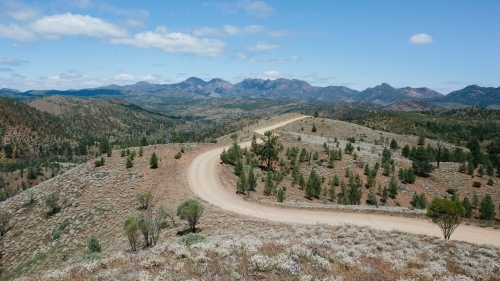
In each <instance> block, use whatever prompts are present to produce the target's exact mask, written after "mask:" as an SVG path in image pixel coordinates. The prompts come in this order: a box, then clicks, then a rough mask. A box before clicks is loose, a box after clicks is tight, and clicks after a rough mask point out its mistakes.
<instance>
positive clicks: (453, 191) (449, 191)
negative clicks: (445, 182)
mask: <svg viewBox="0 0 500 281" xmlns="http://www.w3.org/2000/svg"><path fill="white" fill-rule="evenodd" d="M446 192H447V193H448V194H450V195H453V194H455V192H456V190H455V189H453V188H448V189H446Z"/></svg>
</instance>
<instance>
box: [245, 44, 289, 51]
mask: <svg viewBox="0 0 500 281" xmlns="http://www.w3.org/2000/svg"><path fill="white" fill-rule="evenodd" d="M279 48H281V45H279V44H270V43H266V42H258V43H257V44H255V46H251V47H247V49H248V50H249V51H251V52H257V53H258V52H265V51H269V50H274V49H279Z"/></svg>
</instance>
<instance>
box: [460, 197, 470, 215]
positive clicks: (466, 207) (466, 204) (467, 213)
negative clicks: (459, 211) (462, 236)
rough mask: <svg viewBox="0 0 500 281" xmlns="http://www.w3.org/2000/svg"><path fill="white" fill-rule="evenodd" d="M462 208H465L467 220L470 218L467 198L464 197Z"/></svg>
mask: <svg viewBox="0 0 500 281" xmlns="http://www.w3.org/2000/svg"><path fill="white" fill-rule="evenodd" d="M462 206H464V208H465V217H466V218H468V219H470V218H472V204H471V203H470V202H469V198H468V197H464V200H462Z"/></svg>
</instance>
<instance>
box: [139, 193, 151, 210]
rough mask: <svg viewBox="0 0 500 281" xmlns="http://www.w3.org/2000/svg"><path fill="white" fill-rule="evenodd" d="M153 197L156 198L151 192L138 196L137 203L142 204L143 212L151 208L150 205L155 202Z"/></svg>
mask: <svg viewBox="0 0 500 281" xmlns="http://www.w3.org/2000/svg"><path fill="white" fill-rule="evenodd" d="M153 197H154V196H153V194H152V193H151V192H150V191H148V192H144V193H139V194H137V201H139V203H140V204H141V207H140V208H141V209H143V210H146V209H147V208H149V204H150V203H151V201H153Z"/></svg>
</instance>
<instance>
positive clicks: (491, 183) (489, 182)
mask: <svg viewBox="0 0 500 281" xmlns="http://www.w3.org/2000/svg"><path fill="white" fill-rule="evenodd" d="M487 184H488V185H489V186H492V185H494V184H495V182H494V181H493V179H492V178H490V179H489V180H488V183H487Z"/></svg>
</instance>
